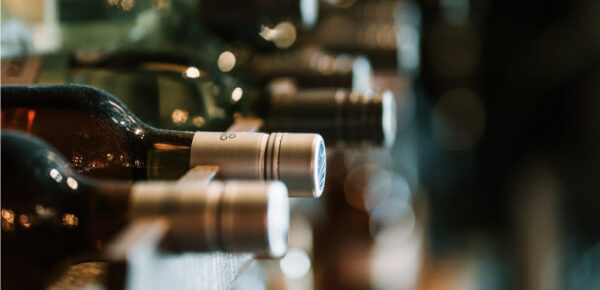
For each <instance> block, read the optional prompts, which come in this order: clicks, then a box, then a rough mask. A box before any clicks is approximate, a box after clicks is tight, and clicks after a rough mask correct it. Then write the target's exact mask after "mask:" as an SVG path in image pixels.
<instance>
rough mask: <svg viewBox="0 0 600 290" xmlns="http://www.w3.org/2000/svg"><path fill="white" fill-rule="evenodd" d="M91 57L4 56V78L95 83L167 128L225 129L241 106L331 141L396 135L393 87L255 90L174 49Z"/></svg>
mask: <svg viewBox="0 0 600 290" xmlns="http://www.w3.org/2000/svg"><path fill="white" fill-rule="evenodd" d="M90 58H91V57H89V56H88V57H84V56H82V55H77V54H76V55H71V56H68V55H55V56H52V55H48V56H44V57H30V58H13V59H5V60H3V63H2V72H3V79H2V82H3V84H10V83H18V84H23V83H79V84H87V85H92V86H95V87H98V88H101V89H104V90H107V91H108V92H110V93H112V94H114V95H116V96H118V97H119V98H120V99H121V100H122V101H123V102H124V103H125V104H126V105H127V106H129V107H130V108H132V110H133V111H134V113H135V114H136V115H138V116H140V118H141V119H142V120H143V121H145V122H148V123H149V124H150V125H153V126H156V127H160V128H168V129H178V130H182V129H185V130H202V131H206V130H213V131H222V130H225V129H226V128H227V127H228V126H229V125H230V124H231V123H232V121H233V116H234V115H236V112H240V113H242V114H243V115H246V116H258V117H261V118H263V119H264V120H265V121H266V124H265V127H266V128H265V129H266V130H267V131H274V130H284V131H289V132H317V133H320V134H322V135H323V137H324V138H325V141H326V142H327V144H331V145H333V144H336V143H346V144H356V143H359V144H361V143H369V144H379V145H390V144H391V143H393V140H394V137H395V126H396V120H395V103H394V98H393V96H392V95H391V93H388V92H386V93H384V94H377V93H369V92H366V93H353V92H351V91H349V90H344V89H329V88H317V89H295V88H294V89H292V90H290V89H288V88H284V89H281V88H275V89H274V87H268V88H265V89H264V90H253V89H251V88H249V87H248V86H246V85H244V84H243V83H241V82H239V81H237V80H236V79H234V78H232V77H230V76H228V75H226V74H223V73H220V72H218V71H215V70H203V69H201V68H199V67H196V66H191V65H189V63H190V61H191V60H190V58H188V57H185V56H177V55H173V54H157V53H150V54H149V53H139V52H137V53H133V52H131V53H127V54H110V55H105V56H103V57H100V56H98V57H95V58H94V59H93V60H92V59H90ZM192 62H195V61H192ZM290 108H291V110H290ZM280 112H286V113H285V114H281V113H280ZM282 125H284V126H282Z"/></svg>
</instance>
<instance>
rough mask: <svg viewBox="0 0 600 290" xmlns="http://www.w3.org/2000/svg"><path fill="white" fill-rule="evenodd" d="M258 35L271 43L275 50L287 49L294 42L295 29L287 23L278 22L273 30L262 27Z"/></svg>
mask: <svg viewBox="0 0 600 290" xmlns="http://www.w3.org/2000/svg"><path fill="white" fill-rule="evenodd" d="M259 35H260V36H261V37H262V38H264V39H265V40H268V41H271V42H273V44H275V46H276V47H277V48H288V47H290V46H292V44H294V42H296V27H295V26H294V25H293V24H292V23H290V22H288V21H284V22H280V23H279V24H277V25H276V26H275V28H269V27H267V26H264V25H263V26H262V27H261V30H260V33H259Z"/></svg>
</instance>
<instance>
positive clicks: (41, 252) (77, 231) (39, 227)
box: [1, 130, 289, 289]
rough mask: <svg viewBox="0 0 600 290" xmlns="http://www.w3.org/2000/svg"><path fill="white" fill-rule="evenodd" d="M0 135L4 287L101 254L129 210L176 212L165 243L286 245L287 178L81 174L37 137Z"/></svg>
mask: <svg viewBox="0 0 600 290" xmlns="http://www.w3.org/2000/svg"><path fill="white" fill-rule="evenodd" d="M1 136H2V137H1V140H2V144H1V145H2V172H1V174H2V214H1V216H2V287H3V288H4V287H6V288H7V289H8V288H18V289H23V288H22V287H19V286H24V285H28V286H32V287H34V286H36V287H39V286H41V285H39V284H38V285H35V284H36V283H43V282H44V279H45V278H49V277H48V274H51V270H52V269H53V267H55V266H58V267H60V263H62V262H66V261H67V260H73V259H75V260H78V259H85V257H89V258H92V257H98V255H97V254H98V253H100V251H101V250H102V249H103V247H104V245H105V243H106V242H108V241H110V239H111V238H112V237H114V236H115V234H116V233H118V231H119V230H121V229H122V228H123V227H124V225H125V224H126V223H127V222H128V221H129V220H131V219H132V218H139V217H145V216H157V215H160V216H164V217H165V218H166V219H167V220H168V221H169V222H170V226H169V235H168V236H167V240H165V241H164V247H163V249H164V250H167V251H174V252H181V251H184V252H188V251H216V250H223V251H233V252H240V251H241V252H255V253H260V254H266V255H269V256H275V257H277V256H281V255H282V254H283V253H284V252H285V250H286V247H287V228H288V225H289V203H288V197H287V191H286V187H285V185H283V183H281V182H277V181H275V182H268V183H263V182H256V181H255V182H250V181H245V182H244V181H228V182H210V183H208V184H206V183H205V182H204V181H185V182H137V183H133V184H131V183H122V182H121V183H119V182H111V181H102V182H100V181H99V180H94V179H90V178H86V177H83V176H81V175H79V174H78V173H77V172H75V171H74V170H72V169H71V167H70V166H69V164H68V162H67V161H66V160H65V159H64V158H63V156H62V155H61V154H60V153H59V152H57V151H55V150H54V149H53V148H51V147H50V146H49V145H48V144H46V143H44V142H43V141H42V140H40V139H38V138H36V137H33V136H28V135H26V134H24V133H21V132H17V131H10V130H8V131H7V130H3V131H2V134H1ZM165 204H168V205H169V206H164V205H165ZM224 217H227V218H224ZM29 283H32V284H33V285H29Z"/></svg>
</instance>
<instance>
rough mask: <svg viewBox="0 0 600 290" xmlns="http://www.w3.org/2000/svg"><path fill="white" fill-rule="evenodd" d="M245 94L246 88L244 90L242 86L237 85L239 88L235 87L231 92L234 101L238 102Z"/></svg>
mask: <svg viewBox="0 0 600 290" xmlns="http://www.w3.org/2000/svg"><path fill="white" fill-rule="evenodd" d="M243 94H244V90H242V88H240V87H237V88H235V89H233V92H231V99H232V100H233V101H234V102H237V101H239V100H240V99H241V98H242V95H243Z"/></svg>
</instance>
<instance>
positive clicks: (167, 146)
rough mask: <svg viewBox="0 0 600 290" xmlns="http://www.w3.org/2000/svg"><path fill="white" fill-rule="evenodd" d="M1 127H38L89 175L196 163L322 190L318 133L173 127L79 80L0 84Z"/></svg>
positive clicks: (151, 175) (165, 171)
mask: <svg viewBox="0 0 600 290" xmlns="http://www.w3.org/2000/svg"><path fill="white" fill-rule="evenodd" d="M2 98H3V100H2V101H3V103H2V128H6V129H16V130H22V131H26V132H28V133H30V134H33V135H37V136H39V137H41V138H42V139H44V140H45V141H47V142H48V143H50V144H51V145H52V146H54V147H55V148H56V149H58V150H59V151H60V152H61V153H63V154H64V155H65V156H66V157H67V160H69V163H70V164H71V166H73V167H74V168H75V169H77V170H79V171H80V172H81V173H83V174H85V175H88V176H96V177H105V178H113V179H125V180H144V179H175V178H179V177H180V176H181V175H182V174H183V173H185V172H186V171H187V170H188V169H189V168H191V167H194V166H197V165H214V166H218V167H219V175H220V176H221V177H223V178H236V179H256V180H273V179H274V180H281V181H283V182H284V183H286V185H287V187H288V189H289V192H290V195H291V196H310V197H318V196H319V195H320V194H321V193H322V192H323V186H324V183H325V162H326V160H325V159H326V158H325V146H324V143H323V139H322V138H321V136H320V135H318V134H293V133H272V134H264V133H246V132H242V133H235V132H202V131H198V132H189V131H171V130H163V129H157V128H154V127H151V126H149V125H147V124H145V123H143V122H142V121H140V120H139V119H138V118H137V117H136V116H135V115H134V114H133V113H131V111H129V109H128V108H127V107H126V106H125V105H124V104H123V103H121V102H120V101H119V100H118V99H117V98H115V97H114V96H112V95H110V94H108V93H106V92H104V91H101V90H98V89H96V88H92V87H89V86H81V85H31V86H2Z"/></svg>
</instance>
